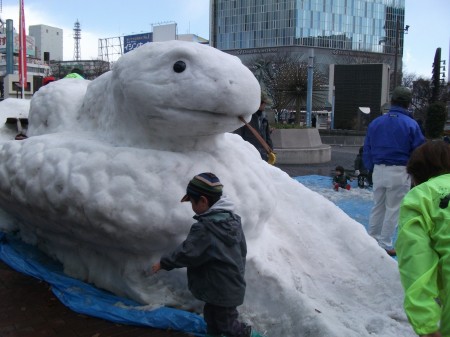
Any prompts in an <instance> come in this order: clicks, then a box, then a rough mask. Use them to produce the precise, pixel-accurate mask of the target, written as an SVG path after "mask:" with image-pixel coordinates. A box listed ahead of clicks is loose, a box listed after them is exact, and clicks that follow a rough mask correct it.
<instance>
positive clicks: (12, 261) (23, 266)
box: [0, 175, 372, 336]
mask: <svg viewBox="0 0 450 337" xmlns="http://www.w3.org/2000/svg"><path fill="white" fill-rule="evenodd" d="M294 179H296V180H297V181H299V182H301V183H302V184H304V185H305V186H306V187H308V188H310V189H311V190H314V191H317V192H318V193H320V194H322V195H323V196H324V197H326V198H328V199H329V200H331V201H333V202H334V203H335V204H336V205H337V206H339V207H340V208H341V209H342V210H343V211H344V212H346V213H347V214H348V215H349V216H350V217H352V218H353V219H355V220H356V221H358V222H360V223H361V224H363V225H364V226H366V228H367V224H368V222H369V221H368V219H369V213H370V209H371V207H372V193H371V191H370V190H366V189H359V188H358V187H357V184H356V182H355V181H353V182H351V185H352V189H351V190H350V191H347V190H342V191H338V192H336V191H334V190H333V188H332V178H331V177H325V176H317V175H312V176H301V177H295V178H294ZM0 259H2V260H3V261H4V262H5V263H6V264H8V265H9V266H11V267H12V268H13V269H15V270H17V271H19V272H21V273H24V274H28V275H31V276H34V277H36V278H38V279H41V280H44V281H46V282H47V283H49V284H50V285H51V286H52V290H53V293H54V294H55V295H56V296H57V297H58V299H59V300H60V301H61V302H62V303H63V304H64V305H66V306H67V307H69V308H70V309H72V310H73V311H75V312H78V313H82V314H86V315H90V316H94V317H99V318H103V319H106V320H109V321H112V322H116V323H120V324H130V325H140V326H149V327H153V328H157V329H172V330H177V331H183V332H186V333H191V334H193V335H196V336H204V334H205V331H206V326H205V322H204V320H203V318H202V317H201V316H199V315H196V314H193V313H189V312H186V311H182V310H178V309H172V308H167V307H161V308H159V309H155V310H151V311H150V310H148V309H147V310H146V308H145V307H142V306H141V305H140V304H139V303H136V302H134V301H131V300H128V299H125V298H121V297H118V296H116V295H113V294H111V293H109V292H106V291H103V290H100V289H98V288H96V287H94V286H92V285H90V284H87V283H84V282H82V281H79V280H76V279H73V278H71V277H68V276H66V275H65V274H64V273H63V271H62V266H61V265H60V264H59V263H58V262H56V261H54V260H52V259H50V258H49V257H47V256H46V255H45V254H43V253H41V252H40V251H39V250H38V249H37V248H35V247H34V246H31V245H27V244H25V243H23V242H22V241H20V239H18V238H16V237H15V236H14V235H13V234H5V233H2V232H0Z"/></svg>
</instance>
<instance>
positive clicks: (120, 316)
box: [0, 232, 206, 336]
mask: <svg viewBox="0 0 450 337" xmlns="http://www.w3.org/2000/svg"><path fill="white" fill-rule="evenodd" d="M0 259H2V260H3V261H4V262H5V263H6V264H8V265H9V266H10V267H11V268H13V269H15V270H17V271H19V272H21V273H24V274H27V275H31V276H33V277H36V278H38V279H41V280H44V281H46V282H47V283H49V284H50V285H51V288H52V291H53V293H54V294H55V295H56V297H58V299H59V300H60V301H61V302H62V303H63V304H64V305H66V306H67V307H69V308H70V309H71V310H73V311H75V312H78V313H82V314H86V315H90V316H94V317H99V318H103V319H106V320H109V321H112V322H116V323H120V324H129V325H140V326H149V327H152V328H157V329H172V330H177V331H183V332H186V333H191V334H193V335H196V336H204V335H205V332H206V325H205V322H204V320H203V318H202V317H201V316H199V315H196V314H192V313H189V312H186V311H183V310H178V309H172V308H167V307H161V308H159V309H155V310H151V311H150V310H148V309H147V310H146V309H145V307H142V305H141V304H139V303H137V302H134V301H131V300H128V299H125V298H122V297H118V296H116V295H113V294H111V293H109V292H107V291H103V290H100V289H98V288H96V287H94V286H92V285H90V284H87V283H84V282H82V281H79V280H76V279H74V278H71V277H69V276H67V275H65V274H64V273H63V272H62V266H61V265H60V264H59V263H58V262H56V261H54V260H52V259H50V258H49V257H47V256H46V255H45V254H43V253H41V252H40V251H39V250H38V249H36V248H35V247H34V246H31V245H27V244H25V243H23V242H22V241H21V240H20V239H18V238H16V237H15V236H14V235H12V234H5V233H3V232H0Z"/></svg>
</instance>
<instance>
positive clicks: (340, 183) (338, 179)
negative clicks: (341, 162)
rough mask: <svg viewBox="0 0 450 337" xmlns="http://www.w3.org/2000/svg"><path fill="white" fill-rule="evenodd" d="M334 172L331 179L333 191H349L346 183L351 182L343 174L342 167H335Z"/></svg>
mask: <svg viewBox="0 0 450 337" xmlns="http://www.w3.org/2000/svg"><path fill="white" fill-rule="evenodd" d="M335 171H336V172H335V175H334V178H333V186H334V190H335V191H338V190H339V187H340V188H345V189H346V190H350V184H348V181H349V180H351V178H350V177H349V176H348V175H346V174H345V170H344V168H343V167H342V166H336V169H335Z"/></svg>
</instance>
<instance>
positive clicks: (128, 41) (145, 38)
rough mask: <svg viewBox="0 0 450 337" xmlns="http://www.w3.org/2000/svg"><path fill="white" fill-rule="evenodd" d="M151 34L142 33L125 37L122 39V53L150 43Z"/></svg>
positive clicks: (151, 39)
mask: <svg viewBox="0 0 450 337" xmlns="http://www.w3.org/2000/svg"><path fill="white" fill-rule="evenodd" d="M152 41H153V34H152V33H143V34H136V35H127V36H124V37H123V53H124V54H126V53H128V52H130V51H132V50H133V49H136V48H137V47H140V46H142V45H143V44H144V43H147V42H152Z"/></svg>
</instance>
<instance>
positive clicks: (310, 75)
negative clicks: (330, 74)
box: [306, 49, 314, 128]
mask: <svg viewBox="0 0 450 337" xmlns="http://www.w3.org/2000/svg"><path fill="white" fill-rule="evenodd" d="M313 73H314V49H310V51H309V60H308V84H307V92H306V127H308V128H310V127H311V114H312V94H313V75H314V74H313Z"/></svg>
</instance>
